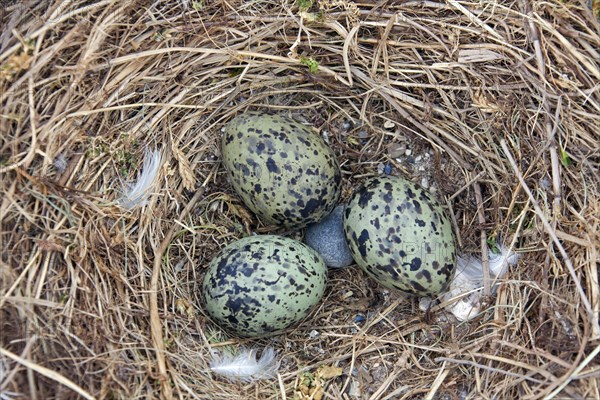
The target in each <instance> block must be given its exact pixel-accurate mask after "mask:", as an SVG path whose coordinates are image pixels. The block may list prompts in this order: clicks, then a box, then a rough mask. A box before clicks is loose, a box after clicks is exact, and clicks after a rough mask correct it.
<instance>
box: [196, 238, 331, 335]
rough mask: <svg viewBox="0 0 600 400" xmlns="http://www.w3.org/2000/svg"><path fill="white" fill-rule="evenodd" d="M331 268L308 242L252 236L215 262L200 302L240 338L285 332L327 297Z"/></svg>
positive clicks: (226, 249)
mask: <svg viewBox="0 0 600 400" xmlns="http://www.w3.org/2000/svg"><path fill="white" fill-rule="evenodd" d="M326 281H327V267H326V266H325V263H324V261H323V260H322V259H321V257H320V256H319V255H318V254H317V253H316V252H315V251H314V250H312V249H311V248H310V247H308V246H306V245H305V244H303V243H301V242H299V241H296V240H293V239H288V238H285V237H282V236H275V235H261V236H250V237H246V238H243V239H240V240H238V241H236V242H233V243H231V244H229V245H228V246H226V247H225V248H224V249H223V250H221V251H220V252H219V253H218V255H217V256H216V257H215V258H214V259H213V260H212V261H211V263H210V265H209V267H208V270H207V272H206V275H205V276H204V280H203V283H202V293H201V298H202V302H203V304H204V307H205V309H206V311H207V312H208V314H209V315H210V317H211V318H212V319H213V321H215V322H216V323H217V324H218V325H220V326H221V327H222V328H224V329H226V330H228V331H230V332H232V333H235V334H237V335H239V336H260V335H264V334H267V333H271V332H278V331H281V330H283V329H285V328H287V327H289V326H290V325H292V324H294V323H296V322H298V321H300V320H301V319H303V318H304V317H306V315H307V314H308V313H309V311H310V309H311V308H312V307H313V306H314V305H315V304H317V303H318V302H319V301H320V300H321V298H322V297H323V293H324V291H325V284H326Z"/></svg>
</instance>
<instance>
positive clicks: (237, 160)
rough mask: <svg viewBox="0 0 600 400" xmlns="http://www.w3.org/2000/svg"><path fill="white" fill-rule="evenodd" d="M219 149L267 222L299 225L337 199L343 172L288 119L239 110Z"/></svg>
mask: <svg viewBox="0 0 600 400" xmlns="http://www.w3.org/2000/svg"><path fill="white" fill-rule="evenodd" d="M221 149H222V151H221V152H222V156H223V164H224V166H225V169H226V171H227V174H228V176H229V178H230V181H231V183H232V185H233V188H234V189H235V191H236V192H237V194H238V195H239V196H240V197H241V198H242V200H243V201H244V203H245V204H246V205H247V206H248V208H250V209H251V210H252V211H253V212H254V213H255V214H256V215H258V216H259V217H261V218H262V219H263V220H264V221H265V222H267V223H271V224H276V225H283V226H286V227H294V228H299V227H303V226H306V225H308V224H310V223H313V222H317V221H319V220H320V219H321V218H323V217H325V216H327V215H328V214H329V213H330V212H331V211H332V210H333V209H334V208H335V206H336V204H337V202H338V199H339V197H340V193H341V180H342V176H341V172H340V169H339V165H338V162H337V160H336V158H335V155H334V153H333V151H332V150H331V148H329V147H328V146H327V145H326V144H325V142H324V141H323V140H322V139H321V137H320V136H318V135H317V134H315V133H313V132H311V130H310V129H309V128H308V127H306V126H305V125H302V124H300V123H298V122H296V121H294V120H293V119H291V118H288V117H286V116H283V115H278V114H272V113H266V112H258V111H249V112H245V113H243V114H240V115H238V116H237V117H235V118H234V119H233V120H231V121H230V122H229V123H228V124H227V127H226V128H225V132H224V134H223V138H222V143H221Z"/></svg>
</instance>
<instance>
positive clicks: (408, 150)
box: [404, 149, 412, 156]
mask: <svg viewBox="0 0 600 400" xmlns="http://www.w3.org/2000/svg"><path fill="white" fill-rule="evenodd" d="M404 154H405V155H407V156H410V155H411V154H412V150H411V149H406V151H405V152H404Z"/></svg>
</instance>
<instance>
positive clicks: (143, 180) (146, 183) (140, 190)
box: [118, 149, 162, 210]
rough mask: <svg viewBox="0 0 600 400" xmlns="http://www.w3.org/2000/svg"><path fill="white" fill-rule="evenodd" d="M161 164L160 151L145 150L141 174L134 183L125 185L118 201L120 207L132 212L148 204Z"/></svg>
mask: <svg viewBox="0 0 600 400" xmlns="http://www.w3.org/2000/svg"><path fill="white" fill-rule="evenodd" d="M161 164H162V155H161V154H160V151H158V150H157V149H155V150H153V151H149V150H146V153H145V154H144V164H143V165H142V172H140V173H139V174H138V178H137V180H136V182H135V183H132V184H129V185H127V188H126V189H125V190H124V193H123V195H122V196H121V198H120V199H119V200H118V203H119V205H120V206H121V207H124V208H127V209H129V210H132V209H134V208H136V207H141V206H143V205H144V204H146V203H147V202H148V197H149V196H150V194H151V193H152V186H153V185H154V182H155V181H156V178H157V177H158V173H159V171H160V167H161Z"/></svg>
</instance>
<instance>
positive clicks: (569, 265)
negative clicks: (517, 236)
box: [500, 139, 595, 324]
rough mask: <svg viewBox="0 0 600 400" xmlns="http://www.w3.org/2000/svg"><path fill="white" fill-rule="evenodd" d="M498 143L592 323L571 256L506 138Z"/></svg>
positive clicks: (588, 307) (592, 317)
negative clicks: (527, 180)
mask: <svg viewBox="0 0 600 400" xmlns="http://www.w3.org/2000/svg"><path fill="white" fill-rule="evenodd" d="M500 145H501V146H502V150H503V151H504V154H505V155H506V157H507V158H508V161H509V162H510V165H511V167H512V168H513V171H514V172H515V175H517V178H518V179H519V183H520V184H521V187H522V188H523V190H525V193H527V196H529V199H530V200H531V204H533V208H534V209H535V213H536V214H537V215H538V218H539V219H540V221H541V222H542V224H543V225H544V228H545V229H546V232H547V233H548V234H549V235H550V237H551V238H552V241H553V242H554V244H555V245H556V247H557V248H558V251H559V252H560V254H561V256H562V258H563V261H564V262H565V265H566V266H567V269H568V270H569V274H570V275H571V279H573V283H574V284H575V287H576V288H577V292H578V293H579V298H580V299H581V302H582V303H583V306H584V308H585V312H586V314H587V317H588V320H587V322H588V323H589V324H591V323H593V321H594V319H595V318H594V311H593V310H592V306H591V304H590V302H589V300H588V298H587V296H586V294H585V291H584V290H583V287H582V286H581V282H580V281H579V277H578V276H577V273H576V272H575V268H574V267H573V263H572V262H571V258H570V257H569V255H568V254H567V252H566V251H565V248H564V247H563V246H562V244H561V243H560V240H558V238H557V237H556V233H555V232H554V229H553V228H552V226H551V225H550V223H549V222H548V221H547V220H546V216H545V215H544V212H543V211H542V209H541V208H540V205H539V204H538V202H537V200H536V199H535V197H534V196H533V193H531V190H530V189H529V187H528V186H527V183H526V182H525V180H524V179H523V175H522V174H521V171H519V167H517V163H516V162H515V160H514V158H513V156H512V154H511V152H510V150H509V149H508V146H507V145H506V140H504V139H502V140H501V141H500Z"/></svg>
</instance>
